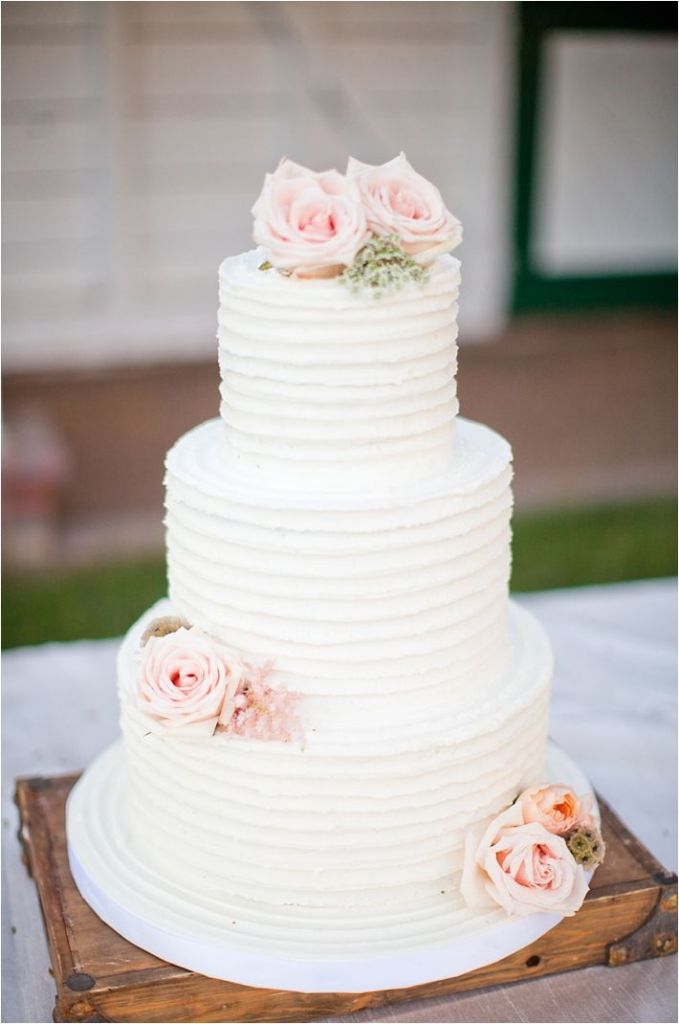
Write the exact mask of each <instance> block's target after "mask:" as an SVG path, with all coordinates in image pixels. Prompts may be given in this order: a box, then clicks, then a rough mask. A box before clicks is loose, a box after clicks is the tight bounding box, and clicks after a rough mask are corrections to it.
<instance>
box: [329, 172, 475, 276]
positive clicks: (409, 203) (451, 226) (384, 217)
mask: <svg viewBox="0 0 679 1024" xmlns="http://www.w3.org/2000/svg"><path fill="white" fill-rule="evenodd" d="M347 175H348V176H349V177H350V178H354V179H355V180H356V181H357V182H358V185H359V188H360V190H361V195H362V196H363V203H364V205H365V211H366V216H367V218H368V224H369V226H370V229H371V231H373V232H374V233H375V234H376V235H390V234H396V235H398V236H399V238H400V240H401V245H402V247H403V250H404V252H406V253H408V255H410V256H412V257H413V259H414V260H415V261H416V262H417V263H422V264H427V263H431V262H432V260H434V259H435V258H436V257H437V256H440V255H441V253H444V252H452V250H453V249H454V248H455V247H456V246H458V245H459V244H460V242H461V241H462V225H461V224H460V222H459V220H458V219H457V217H454V216H453V215H452V213H451V212H450V210H448V209H447V208H446V205H445V203H444V202H443V199H442V198H441V193H440V192H439V190H438V189H437V188H436V186H435V185H432V183H431V182H430V181H427V179H426V178H423V177H422V175H421V174H418V173H417V171H416V170H415V169H414V168H413V167H411V165H410V164H409V163H408V160H407V159H406V156H405V153H400V154H399V156H397V157H394V159H393V160H390V161H389V162H388V163H386V164H381V165H380V166H378V167H374V166H372V165H370V164H363V163H361V161H360V160H355V159H354V157H349V164H348V166H347Z"/></svg>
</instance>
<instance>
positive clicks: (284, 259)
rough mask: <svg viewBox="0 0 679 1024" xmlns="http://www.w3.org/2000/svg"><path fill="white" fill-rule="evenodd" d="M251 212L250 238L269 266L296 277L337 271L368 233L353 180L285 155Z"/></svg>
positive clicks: (265, 181) (352, 256)
mask: <svg viewBox="0 0 679 1024" xmlns="http://www.w3.org/2000/svg"><path fill="white" fill-rule="evenodd" d="M252 212H253V214H254V217H255V226H254V239H255V241H256V242H257V243H258V244H259V245H263V246H264V247H265V248H266V250H267V252H268V255H269V260H270V262H271V264H272V265H273V266H274V267H276V268H277V269H278V270H287V271H290V272H291V273H293V274H294V275H295V276H297V277H332V276H335V275H337V274H339V273H340V272H341V271H342V269H343V268H344V267H345V266H348V265H349V264H350V263H351V262H352V260H353V259H354V256H355V255H356V253H357V252H358V250H359V249H361V248H362V247H363V246H364V245H365V243H366V241H367V240H368V238H369V231H368V225H367V222H366V217H365V212H364V210H363V204H362V202H361V194H360V192H359V189H358V186H357V184H356V182H355V181H351V180H350V179H349V178H347V177H345V176H344V175H343V174H338V172H337V171H322V172H321V173H319V174H317V173H315V172H314V171H310V170H308V168H306V167H300V165H299V164H295V163H293V162H292V161H291V160H287V159H283V160H281V162H280V164H279V165H278V167H277V168H276V170H275V171H274V173H273V174H267V176H266V178H265V179H264V187H263V188H262V192H261V194H260V196H259V199H258V200H257V202H256V203H255V205H254V206H253V207H252Z"/></svg>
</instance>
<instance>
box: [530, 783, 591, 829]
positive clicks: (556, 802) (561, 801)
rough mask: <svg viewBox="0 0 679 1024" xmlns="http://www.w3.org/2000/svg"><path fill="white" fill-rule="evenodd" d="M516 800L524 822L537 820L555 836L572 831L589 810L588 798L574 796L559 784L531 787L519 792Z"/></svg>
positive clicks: (569, 790) (589, 800)
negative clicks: (519, 794)
mask: <svg viewBox="0 0 679 1024" xmlns="http://www.w3.org/2000/svg"><path fill="white" fill-rule="evenodd" d="M518 803H519V804H520V805H521V810H522V812H523V820H524V821H526V822H530V821H537V822H539V824H540V825H542V826H543V827H544V828H546V829H547V831H548V832H553V833H554V834H555V835H558V836H562V835H565V834H566V833H567V832H572V831H573V829H574V828H576V827H577V826H578V825H579V824H581V823H582V822H583V820H584V819H587V820H589V817H590V815H591V810H592V805H591V799H590V798H586V797H585V798H581V797H578V796H576V795H575V793H574V792H573V791H572V789H569V787H568V786H562V785H555V786H547V785H542V786H534V787H533V788H532V789H527V790H526V791H525V792H524V793H522V794H521V796H520V797H519V799H518Z"/></svg>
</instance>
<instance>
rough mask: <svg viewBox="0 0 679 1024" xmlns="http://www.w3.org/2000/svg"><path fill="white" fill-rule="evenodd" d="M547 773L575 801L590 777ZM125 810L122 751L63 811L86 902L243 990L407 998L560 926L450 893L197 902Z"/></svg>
mask: <svg viewBox="0 0 679 1024" xmlns="http://www.w3.org/2000/svg"><path fill="white" fill-rule="evenodd" d="M545 771H546V775H547V777H549V778H550V779H557V778H558V779H560V780H561V781H562V782H564V783H566V784H567V785H569V786H571V787H572V788H573V789H574V790H575V791H576V792H578V793H581V794H584V793H586V792H588V791H589V785H588V783H587V780H586V779H585V777H584V776H583V774H582V773H581V772H580V771H579V770H578V768H577V767H576V766H575V765H574V764H573V763H572V762H571V761H570V760H569V759H568V758H567V757H566V756H565V755H564V754H563V752H562V751H560V750H558V749H557V748H555V747H554V746H552V745H550V746H549V748H548V752H547V762H546V768H545ZM127 811H128V808H127V800H126V784H125V772H124V753H123V749H122V745H121V744H120V743H116V744H114V746H112V747H110V748H109V749H108V750H107V751H106V752H105V753H104V754H102V755H101V756H100V757H99V758H98V759H97V761H95V762H94V764H93V765H91V767H90V768H88V770H87V771H86V772H85V774H84V776H83V777H82V779H81V780H80V781H79V782H78V784H77V785H76V786H75V788H74V789H73V791H72V793H71V795H70V797H69V801H68V806H67V835H68V850H69V861H70V866H71V871H72V874H73V877H74V879H75V882H76V884H77V886H78V888H79V890H80V892H81V894H82V895H83V897H84V898H85V900H86V901H87V902H88V903H89V904H90V906H91V907H92V908H93V909H94V910H95V911H96V913H97V914H98V915H99V916H100V917H101V918H102V920H104V921H105V922H106V923H107V924H109V925H110V926H111V927H112V928H114V929H115V930H116V931H117V932H119V933H120V934H121V935H123V936H124V937H125V938H127V939H129V941H131V942H133V943H134V944H135V945H137V946H140V947H141V948H142V949H146V950H148V951H149V952H151V953H154V954H155V955H156V956H159V957H161V958H162V959H164V960H167V961H168V962H170V963H174V964H178V965H179V966H181V967H185V968H188V969H190V970H193V971H197V972H198V973H200V974H205V975H208V976H210V977H215V978H223V979H225V980H227V981H233V982H237V983H238V984H241V985H252V986H256V987H260V988H275V989H284V990H292V991H301V992H357V991H371V990H377V989H395V988H404V987H408V986H411V985H418V984H423V983H426V982H431V981H438V980H440V979H442V978H450V977H454V976H456V975H459V974H465V973H467V972H468V971H471V970H474V969H475V968H477V967H482V966H484V965H486V964H489V963H494V962H495V961H497V960H501V959H502V958H503V957H505V956H508V955H509V954H510V953H513V952H514V951H515V950H518V949H522V948H523V947H524V946H526V945H528V944H529V943H531V942H533V941H534V940H535V939H536V938H538V937H539V936H540V935H543V934H544V933H545V932H546V931H549V929H550V928H553V927H554V925H556V924H557V923H558V922H559V920H560V915H559V914H555V913H538V914H532V915H530V916H529V917H508V916H507V915H505V913H504V912H503V911H502V910H500V908H499V907H498V908H497V909H496V910H486V911H480V910H470V909H469V908H467V907H466V906H465V905H464V904H463V902H462V900H461V898H460V896H459V895H456V894H455V893H449V892H448V893H440V894H439V893H434V892H432V893H431V894H430V896H429V897H428V898H423V899H421V900H420V902H419V903H417V904H415V905H411V906H410V907H407V908H395V909H393V910H390V911H384V910H383V911H372V912H371V911H370V910H369V909H366V910H365V911H364V912H363V913H361V914H360V915H358V914H356V913H355V912H344V913H343V912H340V911H335V912H329V911H327V910H313V909H310V908H302V907H295V906H285V907H277V906H267V905H266V904H265V903H263V902H261V901H258V902H255V901H254V900H247V899H238V898H235V897H234V898H232V899H230V900H228V901H224V900H221V899H217V898H214V897H211V896H210V895H208V894H202V895H198V894H196V893H195V892H194V891H192V889H191V879H190V878H188V877H187V878H185V879H184V884H182V883H181V882H180V881H177V882H168V881H167V879H165V878H164V877H162V876H161V875H160V874H159V873H158V872H157V871H156V870H155V868H154V867H152V866H150V865H149V864H148V863H147V862H146V861H145V859H144V858H143V856H142V855H140V854H139V853H138V852H137V851H136V849H135V848H134V844H132V843H131V842H130V830H129V817H128V813H127ZM595 813H596V812H595Z"/></svg>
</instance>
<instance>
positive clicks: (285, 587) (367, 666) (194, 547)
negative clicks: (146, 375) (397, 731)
mask: <svg viewBox="0 0 679 1024" xmlns="http://www.w3.org/2000/svg"><path fill="white" fill-rule="evenodd" d="M225 434H226V431H225V427H224V424H223V423H222V422H221V421H220V420H214V421H209V422H207V423H205V424H202V425H201V426H199V427H197V428H196V429H194V430H192V431H190V432H189V433H188V434H186V435H184V437H182V438H181V439H180V440H179V441H178V442H177V444H176V445H175V447H174V448H173V449H172V450H171V451H170V452H169V454H168V458H167V476H166V485H167V502H166V504H167V517H166V526H167V548H168V577H169V595H170V599H171V600H172V603H173V605H174V607H175V608H176V609H177V610H178V611H179V612H180V613H181V614H182V615H183V616H184V617H185V618H186V619H187V620H188V621H189V622H190V623H191V624H192V625H196V626H200V627H201V628H203V629H205V630H206V631H207V632H209V633H211V634H212V635H214V636H216V637H219V638H221V639H223V640H224V641H225V642H227V643H229V644H230V645H231V646H233V647H235V648H237V649H238V650H240V651H242V652H244V653H245V654H246V655H250V656H253V657H262V658H270V659H273V660H274V662H275V669H276V677H277V678H278V679H279V681H280V682H281V683H283V682H284V683H286V684H287V685H288V686H289V687H290V689H293V690H296V691H299V692H301V693H305V694H310V695H313V694H315V695H324V694H327V695H337V694H341V695H354V697H355V699H354V701H352V705H351V713H352V715H353V716H354V717H356V718H357V719H360V718H364V717H365V716H366V715H367V716H368V717H370V716H371V714H372V710H371V709H372V708H373V703H374V698H378V697H383V696H385V695H386V694H392V695H394V696H396V695H404V696H405V695H408V694H411V693H412V695H413V699H416V701H417V706H418V707H419V708H422V707H426V706H431V705H436V703H437V702H438V700H439V698H440V697H441V695H442V694H445V695H446V696H449V695H450V693H451V692H452V691H453V690H454V691H455V695H456V697H455V699H456V704H457V706H458V707H459V709H460V710H463V709H464V708H466V707H467V706H471V705H473V704H478V702H479V701H480V700H482V699H484V697H485V696H486V695H488V694H490V692H491V691H492V688H493V686H495V685H496V681H497V678H498V675H499V673H500V671H501V669H502V667H503V665H504V663H505V655H506V647H507V599H508V580H509V571H510V525H509V523H510V515H511V506H512V497H511V486H510V485H511V451H510V448H509V445H508V444H507V443H506V442H505V441H504V440H503V439H502V438H501V437H499V436H498V435H497V434H495V433H493V431H491V430H489V429H488V428H486V427H482V426H480V425H478V424H474V423H470V422H469V421H465V420H461V421H460V422H459V426H458V430H457V432H456V436H455V438H454V440H453V441H452V443H451V449H450V462H449V469H448V470H447V471H446V472H445V473H443V474H439V475H437V476H435V477H430V478H428V479H426V480H423V481H421V482H420V483H418V484H417V485H416V486H413V485H405V486H402V487H399V488H397V487H392V488H389V489H383V488H382V489H376V490H375V491H368V490H365V489H363V490H361V491H355V492H350V491H347V492H346V493H344V494H332V495H324V494H322V493H315V492H306V493H303V492H300V491H299V490H298V489H297V488H295V489H293V490H291V491H290V492H289V493H288V492H286V491H284V490H280V489H279V490H276V491H271V490H264V489H263V488H262V481H261V478H260V477H259V476H258V474H257V473H256V471H253V472H252V473H251V475H247V473H245V472H244V471H241V472H240V473H238V474H237V475H234V469H233V464H232V463H230V461H229V458H228V455H227V453H226V441H225ZM380 705H381V702H380ZM379 713H380V714H381V715H382V714H384V713H385V709H384V708H382V707H381V706H380V708H379ZM386 713H387V716H388V710H387V712H386Z"/></svg>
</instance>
